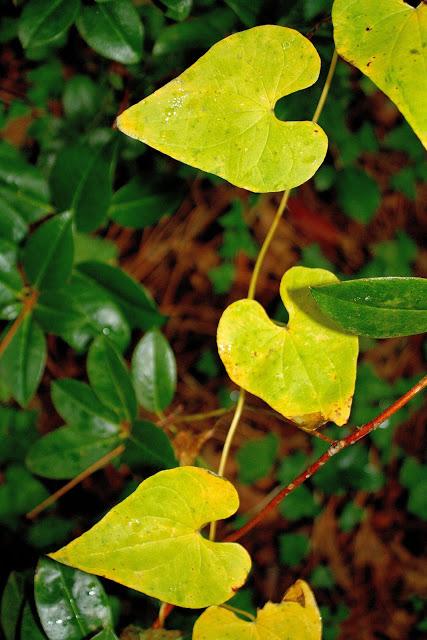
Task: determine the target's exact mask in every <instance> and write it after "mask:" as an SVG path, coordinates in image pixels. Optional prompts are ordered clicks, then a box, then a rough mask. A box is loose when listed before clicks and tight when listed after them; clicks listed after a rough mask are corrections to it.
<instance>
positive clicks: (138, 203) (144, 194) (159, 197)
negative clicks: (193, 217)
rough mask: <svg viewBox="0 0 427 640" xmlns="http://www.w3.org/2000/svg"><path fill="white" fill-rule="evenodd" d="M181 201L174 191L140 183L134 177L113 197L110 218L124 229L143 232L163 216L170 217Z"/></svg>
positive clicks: (179, 194)
mask: <svg viewBox="0 0 427 640" xmlns="http://www.w3.org/2000/svg"><path fill="white" fill-rule="evenodd" d="M171 186H173V185H171ZM181 199H182V196H181V193H180V191H179V190H177V189H174V188H170V189H168V188H167V187H166V188H165V185H163V186H161V185H160V184H158V185H157V184H156V183H155V182H154V184H153V183H152V182H151V181H150V183H148V184H143V183H142V182H141V180H140V179H139V178H135V179H134V180H131V181H130V182H128V184H125V185H124V187H122V188H121V189H119V190H118V191H116V193H115V194H114V195H113V199H112V200H111V207H110V210H109V215H110V217H111V218H112V220H114V221H115V222H117V223H118V224H121V225H122V226H123V227H131V228H133V229H143V228H145V227H149V226H150V225H152V224H154V223H156V222H158V221H159V220H160V219H161V218H162V217H163V216H167V215H171V214H172V213H173V212H174V211H175V210H176V209H177V208H178V206H179V204H180V202H181Z"/></svg>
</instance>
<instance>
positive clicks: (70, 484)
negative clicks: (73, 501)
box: [26, 444, 125, 520]
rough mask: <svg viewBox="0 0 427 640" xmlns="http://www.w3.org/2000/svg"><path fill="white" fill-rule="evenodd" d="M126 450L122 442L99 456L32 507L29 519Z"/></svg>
mask: <svg viewBox="0 0 427 640" xmlns="http://www.w3.org/2000/svg"><path fill="white" fill-rule="evenodd" d="M124 450H125V445H124V444H120V445H119V446H118V447H116V448H115V449H113V450H112V451H109V452H108V453H107V454H105V456H102V458H99V460H97V461H96V462H94V463H93V464H91V465H90V467H88V468H87V469H85V470H84V471H82V472H81V473H79V475H78V476H76V477H75V478H73V479H72V480H70V482H67V484H64V486H63V487H61V488H60V489H58V491H55V493H52V494H51V495H50V496H48V497H47V498H46V500H43V502H40V504H38V505H37V506H36V507H34V509H32V510H31V511H29V512H28V513H27V514H26V517H27V518H28V519H29V520H33V519H34V518H36V517H37V516H38V515H39V514H40V513H41V512H42V511H44V510H45V509H47V508H48V507H50V506H51V505H52V504H54V503H55V502H56V501H57V500H58V499H59V498H61V497H62V496H63V495H65V494H66V493H68V491H70V489H73V488H74V487H75V486H77V485H78V484H80V482H82V481H83V480H86V478H88V477H89V476H91V475H92V474H93V473H95V471H99V469H102V468H103V467H105V466H106V465H107V464H108V463H109V462H111V460H113V459H114V458H117V456H119V455H120V454H121V453H123V451H124Z"/></svg>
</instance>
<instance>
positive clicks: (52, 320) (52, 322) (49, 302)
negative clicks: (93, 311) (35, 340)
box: [34, 288, 84, 336]
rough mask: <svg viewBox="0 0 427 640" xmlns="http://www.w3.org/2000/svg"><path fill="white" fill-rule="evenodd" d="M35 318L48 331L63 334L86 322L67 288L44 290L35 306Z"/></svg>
mask: <svg viewBox="0 0 427 640" xmlns="http://www.w3.org/2000/svg"><path fill="white" fill-rule="evenodd" d="M34 318H35V319H36V321H37V322H38V324H39V325H40V326H41V328H42V329H43V331H45V332H46V333H53V334H54V335H58V336H59V335H62V334H64V333H67V332H69V331H73V330H74V329H77V328H78V327H79V326H81V324H82V323H83V322H84V316H83V315H82V314H81V313H80V311H79V309H78V307H77V306H76V304H75V301H74V299H73V298H72V297H71V296H70V295H69V294H68V292H67V288H65V289H63V290H60V291H57V290H54V289H53V290H49V291H44V292H43V293H42V294H41V295H40V296H39V297H38V298H37V304H36V306H35V308H34Z"/></svg>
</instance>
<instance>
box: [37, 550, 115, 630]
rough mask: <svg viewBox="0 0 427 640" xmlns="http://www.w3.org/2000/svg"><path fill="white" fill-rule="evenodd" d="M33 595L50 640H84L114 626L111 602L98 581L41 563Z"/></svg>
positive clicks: (48, 561)
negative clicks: (112, 623) (109, 602)
mask: <svg viewBox="0 0 427 640" xmlns="http://www.w3.org/2000/svg"><path fill="white" fill-rule="evenodd" d="M34 595H35V599H36V606H37V612H38V614H39V617H40V621H41V623H42V626H43V629H44V631H45V633H46V635H47V637H48V638H49V640H85V639H86V638H87V636H88V635H89V634H91V633H93V632H94V631H97V630H98V629H100V628H102V627H109V626H110V625H111V612H110V608H109V605H108V598H107V595H106V594H105V592H104V589H103V588H102V585H101V583H100V582H99V580H98V579H97V578H95V577H94V576H91V575H88V574H87V573H83V572H82V571H77V570H76V569H71V568H70V567H65V566H64V565H62V564H59V563H58V562H54V561H53V560H50V559H49V558H41V559H40V560H39V563H38V565H37V570H36V575H35V578H34Z"/></svg>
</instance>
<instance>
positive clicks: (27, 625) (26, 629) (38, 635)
mask: <svg viewBox="0 0 427 640" xmlns="http://www.w3.org/2000/svg"><path fill="white" fill-rule="evenodd" d="M19 640H46V636H45V635H44V633H43V632H42V630H41V629H40V627H39V625H38V624H37V622H36V619H35V616H34V614H33V612H32V609H31V606H30V604H29V603H28V602H26V603H25V606H24V610H23V612H22V622H21V631H20V636H19Z"/></svg>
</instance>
